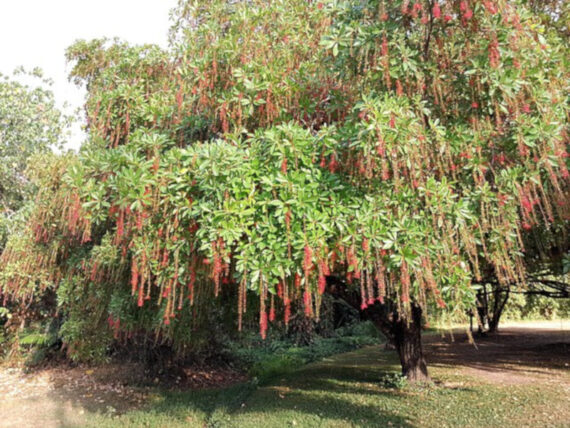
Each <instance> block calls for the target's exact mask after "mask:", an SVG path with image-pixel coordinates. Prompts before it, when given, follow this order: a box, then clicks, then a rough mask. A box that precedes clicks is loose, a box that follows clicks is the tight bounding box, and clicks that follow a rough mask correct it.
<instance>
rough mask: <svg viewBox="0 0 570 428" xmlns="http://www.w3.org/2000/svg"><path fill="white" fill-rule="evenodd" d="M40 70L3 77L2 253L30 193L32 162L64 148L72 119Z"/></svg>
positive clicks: (0, 126) (0, 151)
mask: <svg viewBox="0 0 570 428" xmlns="http://www.w3.org/2000/svg"><path fill="white" fill-rule="evenodd" d="M50 84H51V82H50V81H49V80H47V79H44V78H43V77H42V72H41V71H40V70H39V69H36V70H33V71H31V72H27V71H25V70H23V69H19V70H16V72H15V73H14V75H12V76H5V75H3V74H1V73H0V159H2V162H1V163H0V251H1V250H2V248H3V247H4V243H5V234H6V233H7V232H8V231H9V229H10V226H11V225H12V224H13V223H14V221H13V219H14V217H15V215H16V213H17V212H18V210H19V209H20V208H21V207H22V205H23V204H24V201H25V200H26V197H27V194H28V192H29V190H30V189H29V187H30V186H29V177H28V176H27V174H26V171H25V170H26V167H27V162H28V159H29V158H30V157H31V156H32V155H34V154H38V153H46V152H48V151H49V150H50V149H51V148H58V147H61V143H62V141H63V138H64V136H65V130H66V128H67V125H68V124H69V118H68V117H65V116H64V115H62V114H61V112H60V111H59V110H58V109H57V108H56V106H55V103H54V98H53V94H52V92H51V90H50Z"/></svg>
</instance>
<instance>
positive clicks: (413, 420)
mask: <svg viewBox="0 0 570 428" xmlns="http://www.w3.org/2000/svg"><path fill="white" fill-rule="evenodd" d="M397 370H398V363H397V360H396V358H395V355H394V353H391V352H387V351H383V350H381V349H379V347H369V348H365V349H362V350H359V351H355V352H350V353H346V354H342V355H337V356H334V357H331V358H327V359H325V360H323V361H321V362H318V363H313V364H309V365H307V366H304V367H301V368H299V370H297V371H295V372H293V373H290V374H288V375H286V376H284V377H281V378H276V379H274V380H273V381H272V382H270V383H269V384H267V385H264V386H256V385H255V384H254V383H247V384H242V385H237V386H234V387H231V388H227V389H222V390H210V391H195V392H180V393H173V392H161V391H157V392H156V393H155V394H154V395H153V397H152V399H151V401H150V403H149V404H148V406H147V407H146V408H145V409H144V410H137V411H132V412H129V413H126V414H123V415H120V416H111V415H93V417H90V418H89V424H90V425H91V426H97V427H103V426H106V427H107V426H108V427H115V426H117V427H127V426H128V427H135V426H136V427H138V426H147V427H182V426H184V427H188V426H190V427H192V426H196V427H204V426H205V427H256V428H257V427H264V428H269V427H286V426H299V427H347V426H354V427H384V426H402V427H412V426H414V427H416V426H417V427H448V426H449V427H458V426H461V427H467V426H468V427H500V426H507V425H517V426H563V423H564V422H565V419H564V418H566V417H567V416H568V411H567V410H564V408H565V407H566V408H567V404H568V403H567V402H565V400H567V399H566V398H564V397H565V393H564V389H563V386H561V385H559V384H548V385H518V386H495V385H490V384H487V383H483V382H480V381H477V380H476V379H473V378H468V377H465V376H463V375H462V374H461V373H460V372H459V371H457V370H456V369H453V368H448V367H443V368H442V367H437V368H433V369H432V373H431V374H432V376H433V378H434V379H435V380H436V384H434V385H432V386H428V387H411V386H407V387H405V388H403V389H400V390H394V389H389V388H385V387H382V386H381V385H382V384H381V383H380V382H379V381H380V379H381V377H382V375H383V374H386V373H389V372H394V371H397Z"/></svg>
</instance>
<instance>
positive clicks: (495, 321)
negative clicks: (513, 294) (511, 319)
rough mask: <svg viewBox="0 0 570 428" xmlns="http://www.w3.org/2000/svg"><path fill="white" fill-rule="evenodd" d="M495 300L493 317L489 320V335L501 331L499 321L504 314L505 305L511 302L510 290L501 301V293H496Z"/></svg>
mask: <svg viewBox="0 0 570 428" xmlns="http://www.w3.org/2000/svg"><path fill="white" fill-rule="evenodd" d="M494 300H495V302H494V308H493V316H492V317H490V318H489V333H496V332H497V331H498V330H499V321H500V319H501V315H502V314H503V309H505V304H506V303H507V300H509V289H507V291H506V293H505V298H504V299H501V293H500V291H495V293H494Z"/></svg>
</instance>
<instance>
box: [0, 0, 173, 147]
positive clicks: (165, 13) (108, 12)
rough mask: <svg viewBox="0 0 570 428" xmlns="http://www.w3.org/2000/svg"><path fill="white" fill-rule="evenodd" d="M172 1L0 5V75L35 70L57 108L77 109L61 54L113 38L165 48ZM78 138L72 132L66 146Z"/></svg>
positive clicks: (33, 0) (80, 95) (20, 0)
mask: <svg viewBox="0 0 570 428" xmlns="http://www.w3.org/2000/svg"><path fill="white" fill-rule="evenodd" d="M176 3H177V0H0V73H2V74H10V73H11V72H12V71H13V70H14V69H15V68H16V67H18V66H24V67H25V68H27V69H32V68H34V67H40V68H42V69H43V70H44V74H45V77H49V78H51V79H52V80H53V81H54V85H53V87H52V90H53V92H54V95H55V99H56V102H57V104H58V106H59V107H60V108H63V105H64V103H68V104H69V106H70V107H69V110H68V111H72V110H75V109H76V108H78V107H81V106H82V105H83V100H84V96H85V92H84V90H81V89H79V88H77V87H76V86H75V85H74V84H73V83H71V82H68V79H67V76H68V74H69V68H70V67H68V66H67V65H66V62H65V49H66V48H67V47H68V46H69V45H71V44H72V43H73V42H74V41H75V40H77V39H87V40H89V39H93V38H101V37H108V38H113V37H119V38H120V39H122V40H125V41H127V42H129V43H133V44H144V43H155V44H158V45H160V46H163V47H166V46H167V38H168V28H169V26H170V21H169V11H170V10H171V9H172V8H173V7H174V6H176ZM84 138H85V137H84V135H83V133H82V132H81V130H80V127H79V126H76V127H75V128H74V129H73V132H72V135H71V137H70V141H69V145H68V147H70V148H74V149H77V148H78V147H79V146H80V144H81V141H82V140H83V139H84Z"/></svg>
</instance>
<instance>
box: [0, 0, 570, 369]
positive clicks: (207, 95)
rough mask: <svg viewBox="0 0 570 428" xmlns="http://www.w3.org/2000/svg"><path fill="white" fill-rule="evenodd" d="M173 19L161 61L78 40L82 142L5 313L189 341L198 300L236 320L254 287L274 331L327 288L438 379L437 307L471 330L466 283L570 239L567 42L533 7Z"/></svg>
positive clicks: (119, 334)
mask: <svg viewBox="0 0 570 428" xmlns="http://www.w3.org/2000/svg"><path fill="white" fill-rule="evenodd" d="M175 16H176V17H177V20H176V22H175V25H174V26H173V29H172V32H171V41H172V46H171V48H170V49H169V50H168V51H162V50H160V49H159V48H157V47H153V46H143V47H131V46H127V45H125V44H121V43H109V42H106V41H104V40H95V41H92V42H78V43H76V44H75V45H74V46H72V47H71V48H70V49H69V51H68V58H69V59H70V60H71V61H72V62H73V63H74V69H73V71H72V75H73V76H74V77H75V78H76V79H77V81H78V82H83V83H84V84H85V85H86V87H87V89H88V93H89V95H88V100H87V105H86V114H87V118H88V124H89V142H88V144H86V145H85V147H84V149H83V150H82V153H81V155H80V159H79V160H78V161H77V162H75V163H74V164H73V165H72V166H70V167H69V168H68V170H67V173H66V174H65V176H64V177H63V179H62V182H61V185H60V186H59V187H58V188H56V189H52V190H53V193H54V194H53V196H52V197H51V198H45V199H44V200H43V201H42V202H41V203H38V205H37V209H36V211H35V213H34V215H33V218H32V220H31V222H30V226H29V232H28V234H27V238H26V239H27V243H26V245H21V246H20V247H18V246H16V245H11V246H9V248H8V250H7V251H6V252H5V253H4V255H3V260H2V263H3V275H4V278H5V279H4V282H3V284H4V285H3V292H4V293H5V294H6V295H7V296H9V297H10V298H12V299H19V300H22V301H26V300H27V299H30V298H34V296H38V295H41V293H42V292H43V291H45V290H54V289H55V290H57V295H58V299H59V306H60V307H62V308H64V310H65V311H66V312H67V317H68V318H67V321H66V322H65V323H64V325H63V327H62V331H63V334H64V339H65V340H66V341H67V342H68V343H69V344H70V350H72V351H77V350H78V349H79V347H80V345H81V344H82V343H84V342H85V341H86V339H88V338H89V336H86V335H84V334H82V332H83V331H84V329H86V328H87V326H88V327H89V328H90V329H91V330H90V331H105V332H109V331H110V330H112V331H113V332H114V334H115V337H116V339H117V340H120V339H127V338H128V337H130V336H132V335H133V334H135V333H137V332H144V333H145V334H150V332H154V334H155V337H157V338H160V341H161V342H162V343H171V344H174V345H175V346H176V344H179V343H181V342H182V343H184V341H191V340H192V336H191V334H189V328H188V326H189V323H191V322H192V321H191V320H193V319H194V318H196V317H197V316H199V314H203V313H204V310H206V311H207V310H208V309H207V307H205V306H203V305H201V304H199V303H198V301H199V300H198V297H197V296H201V299H203V301H204V302H209V301H211V300H212V297H214V296H218V295H222V296H223V295H224V293H231V294H232V295H233V296H235V300H234V301H235V304H236V306H237V324H238V328H241V325H242V321H243V316H244V314H245V313H246V309H249V313H251V308H252V302H251V299H247V296H248V295H250V296H252V295H253V296H256V301H257V303H255V304H254V306H253V307H254V308H255V309H256V310H258V312H259V328H260V334H261V336H262V337H265V336H266V334H267V327H268V323H269V322H278V321H277V320H282V322H283V324H285V325H287V324H288V322H289V318H290V314H291V306H292V305H295V304H299V305H300V306H301V307H302V308H303V310H304V313H305V315H306V316H307V317H315V318H318V317H319V311H320V304H321V299H322V297H323V293H325V292H327V290H328V292H331V293H334V294H337V295H343V296H344V297H345V298H346V299H347V301H354V296H355V295H356V296H358V300H359V302H358V306H359V307H360V309H361V311H363V312H365V313H366V314H367V316H369V317H370V318H371V319H373V320H375V322H376V324H377V325H378V326H379V327H380V328H381V329H382V331H383V332H384V333H385V334H386V335H387V336H388V337H389V338H391V339H392V340H393V341H394V343H395V345H396V348H397V350H398V353H399V356H400V360H401V363H402V370H403V373H404V374H405V375H407V376H408V377H409V378H410V379H411V380H425V379H426V378H427V377H428V375H427V366H426V362H425V359H424V356H423V353H422V348H421V328H422V323H423V320H424V319H425V317H426V316H428V315H429V314H428V313H427V309H428V308H434V307H435V308H438V309H437V310H441V311H446V312H447V313H448V314H449V315H450V316H455V317H459V318H461V317H464V313H465V310H466V309H468V308H470V307H472V306H473V305H474V303H475V294H476V290H477V288H476V287H475V286H474V285H473V281H474V280H475V281H480V280H482V279H483V278H490V277H492V278H494V279H495V280H496V281H497V282H498V283H501V284H516V286H518V287H522V286H524V282H525V276H526V271H527V264H526V262H525V258H524V251H525V250H524V249H525V240H526V239H530V240H532V239H533V238H532V236H533V235H532V231H533V229H535V228H537V227H541V228H545V229H549V228H552V227H554V226H555V225H559V224H562V225H564V224H567V222H568V213H569V207H570V199H569V198H568V160H567V159H568V156H567V144H568V137H567V129H566V128H567V126H566V124H567V117H568V105H567V102H566V100H567V98H566V94H567V93H568V78H567V77H568V72H567V67H566V65H567V59H568V58H567V51H566V49H565V47H564V43H563V42H562V41H561V39H560V38H559V36H558V33H556V32H552V33H549V32H545V31H544V27H543V26H542V25H541V22H540V20H539V19H538V18H537V17H536V15H533V13H532V12H531V11H530V10H529V9H527V8H525V7H524V4H523V3H522V2H519V1H506V0H502V1H496V2H494V1H467V0H465V1H440V2H437V1H417V2H411V1H408V0H403V1H382V0H375V1H372V0H370V1H326V2H325V1H323V2H305V1H293V0H281V1H277V2H265V1H253V2H252V1H248V2H227V1H213V2H212V1H208V2H201V1H193V2H181V3H180V6H179V8H178V9H177V11H176V13H175ZM556 239H558V237H556ZM29 257H32V259H29ZM38 267H40V268H41V269H38ZM38 271H45V272H49V273H50V274H49V275H48V276H46V277H44V278H39V277H37V275H36V272H38ZM86 305H87V306H86ZM85 307H89V308H91V309H90V310H89V311H85ZM86 312H87V313H86ZM87 320H88V321H87ZM107 324H108V326H109V327H106V325H107Z"/></svg>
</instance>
